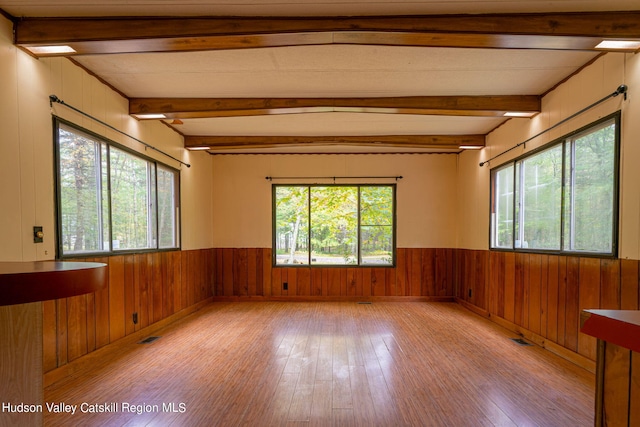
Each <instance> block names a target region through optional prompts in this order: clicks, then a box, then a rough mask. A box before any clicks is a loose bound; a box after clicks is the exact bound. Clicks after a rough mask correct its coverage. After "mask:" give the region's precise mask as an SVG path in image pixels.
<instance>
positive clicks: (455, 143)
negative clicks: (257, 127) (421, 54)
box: [184, 135, 485, 151]
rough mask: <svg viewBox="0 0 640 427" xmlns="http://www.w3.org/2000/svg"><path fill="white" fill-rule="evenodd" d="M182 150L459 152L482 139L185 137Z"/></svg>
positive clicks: (455, 136) (424, 136) (423, 137)
mask: <svg viewBox="0 0 640 427" xmlns="http://www.w3.org/2000/svg"><path fill="white" fill-rule="evenodd" d="M184 145H185V148H188V149H192V150H193V149H201V150H205V149H206V150H209V151H218V150H234V149H235V150H239V149H247V148H276V147H283V146H286V147H322V146H327V145H348V146H377V147H397V148H414V149H415V148H437V149H452V150H455V151H458V150H460V147H461V146H463V147H466V148H467V149H468V148H482V147H484V145H485V137H484V135H380V136H185V141H184Z"/></svg>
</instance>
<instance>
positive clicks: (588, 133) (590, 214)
mask: <svg viewBox="0 0 640 427" xmlns="http://www.w3.org/2000/svg"><path fill="white" fill-rule="evenodd" d="M619 124H620V115H619V113H616V114H614V115H612V116H610V117H607V118H605V119H603V120H600V121H598V122H596V123H594V124H592V125H590V126H588V127H586V128H584V129H581V130H580V131H578V132H575V133H573V134H571V135H568V136H566V137H564V138H561V139H560V140H558V141H555V142H553V143H551V144H549V145H547V146H545V147H542V148H541V149H540V150H536V151H535V152H533V153H530V154H527V155H525V156H522V157H520V158H518V159H515V160H514V161H512V162H509V163H507V164H504V165H501V166H499V167H497V168H495V169H493V170H492V171H491V247H492V248H494V249H512V250H530V251H549V252H569V253H593V254H599V255H611V256H614V255H615V254H616V248H617V213H618V163H619V154H618V153H619Z"/></svg>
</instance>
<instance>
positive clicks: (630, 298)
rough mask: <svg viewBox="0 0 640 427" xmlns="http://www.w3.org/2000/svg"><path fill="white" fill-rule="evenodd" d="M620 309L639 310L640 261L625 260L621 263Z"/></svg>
mask: <svg viewBox="0 0 640 427" xmlns="http://www.w3.org/2000/svg"><path fill="white" fill-rule="evenodd" d="M620 262H621V264H620V308H621V309H622V310H638V308H640V306H639V299H638V298H639V294H640V293H639V292H638V288H639V286H638V283H639V278H640V275H639V274H638V264H639V263H638V261H636V260H628V259H623V260H621V261H620Z"/></svg>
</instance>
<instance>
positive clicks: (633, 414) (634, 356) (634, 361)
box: [629, 352, 640, 426]
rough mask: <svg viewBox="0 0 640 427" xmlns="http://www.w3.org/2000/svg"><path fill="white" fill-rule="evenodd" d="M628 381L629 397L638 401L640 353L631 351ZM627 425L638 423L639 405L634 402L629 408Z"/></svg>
mask: <svg viewBox="0 0 640 427" xmlns="http://www.w3.org/2000/svg"><path fill="white" fill-rule="evenodd" d="M630 381H631V384H630V390H629V399H630V401H631V402H640V353H636V352H632V353H631V380H630ZM629 425H630V426H637V425H640V405H637V404H634V405H631V407H630V408H629Z"/></svg>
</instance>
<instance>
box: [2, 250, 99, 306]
mask: <svg viewBox="0 0 640 427" xmlns="http://www.w3.org/2000/svg"><path fill="white" fill-rule="evenodd" d="M107 277H108V276H107V265H106V264H102V263H97V262H65V261H33V262H0V305H13V304H23V303H28V302H36V301H46V300H51V299H57V298H67V297H71V296H75V295H82V294H87V293H90V292H95V291H99V290H101V289H103V288H104V287H105V286H106V284H107Z"/></svg>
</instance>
